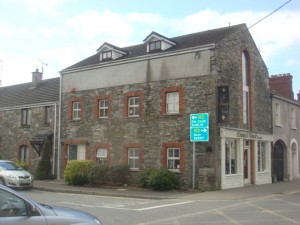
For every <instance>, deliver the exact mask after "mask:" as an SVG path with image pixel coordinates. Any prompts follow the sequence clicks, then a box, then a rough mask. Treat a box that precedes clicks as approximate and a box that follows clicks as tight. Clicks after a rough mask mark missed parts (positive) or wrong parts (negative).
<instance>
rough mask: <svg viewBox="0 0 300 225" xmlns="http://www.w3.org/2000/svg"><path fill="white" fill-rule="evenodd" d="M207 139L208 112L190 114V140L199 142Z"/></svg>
mask: <svg viewBox="0 0 300 225" xmlns="http://www.w3.org/2000/svg"><path fill="white" fill-rule="evenodd" d="M208 140H209V115H208V113H200V114H191V115H190V141H191V142H201V141H208Z"/></svg>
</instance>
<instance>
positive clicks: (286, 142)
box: [269, 73, 300, 181]
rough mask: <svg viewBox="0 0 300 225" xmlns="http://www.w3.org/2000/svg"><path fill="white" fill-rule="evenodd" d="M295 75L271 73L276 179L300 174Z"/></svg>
mask: <svg viewBox="0 0 300 225" xmlns="http://www.w3.org/2000/svg"><path fill="white" fill-rule="evenodd" d="M292 81H293V76H292V75H291V74H289V73H287V74H278V75H272V76H271V77H270V79H269V83H270V89H271V90H272V95H271V96H272V110H273V113H272V115H273V136H274V143H273V150H272V176H273V179H275V180H277V181H283V180H289V181H291V180H294V179H297V178H300V154H299V143H300V130H299V128H300V92H299V94H298V99H297V100H295V99H294V92H293V88H292V87H293V85H292V84H293V82H292Z"/></svg>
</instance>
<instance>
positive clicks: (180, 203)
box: [136, 201, 193, 211]
mask: <svg viewBox="0 0 300 225" xmlns="http://www.w3.org/2000/svg"><path fill="white" fill-rule="evenodd" d="M191 202H193V201H187V202H179V203H173V204H166V205H158V206H152V207H147V208H141V209H136V210H137V211H143V210H149V209H157V208H163V207H168V206H174V205H183V204H188V203H191Z"/></svg>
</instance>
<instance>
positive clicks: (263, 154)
mask: <svg viewBox="0 0 300 225" xmlns="http://www.w3.org/2000/svg"><path fill="white" fill-rule="evenodd" d="M257 145H258V146H257V171H258V172H264V171H266V170H267V167H266V166H267V162H266V160H267V150H266V142H261V141H259V142H258V143H257Z"/></svg>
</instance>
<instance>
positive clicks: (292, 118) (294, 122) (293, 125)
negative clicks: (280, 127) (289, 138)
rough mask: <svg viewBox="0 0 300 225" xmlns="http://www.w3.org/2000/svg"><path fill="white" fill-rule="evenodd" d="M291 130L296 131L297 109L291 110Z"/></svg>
mask: <svg viewBox="0 0 300 225" xmlns="http://www.w3.org/2000/svg"><path fill="white" fill-rule="evenodd" d="M290 113H291V128H292V129H296V128H297V127H296V113H295V108H291V112H290Z"/></svg>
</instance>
